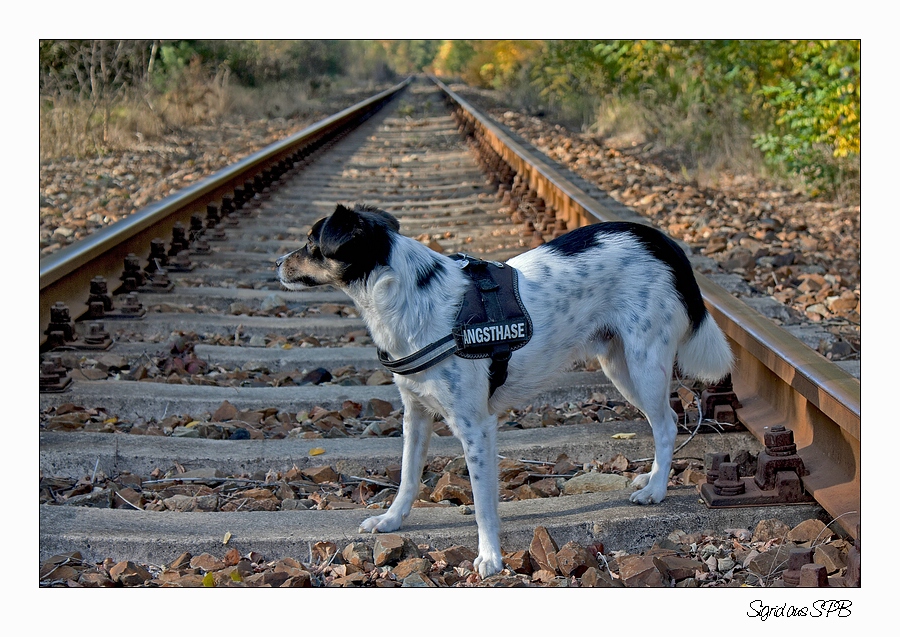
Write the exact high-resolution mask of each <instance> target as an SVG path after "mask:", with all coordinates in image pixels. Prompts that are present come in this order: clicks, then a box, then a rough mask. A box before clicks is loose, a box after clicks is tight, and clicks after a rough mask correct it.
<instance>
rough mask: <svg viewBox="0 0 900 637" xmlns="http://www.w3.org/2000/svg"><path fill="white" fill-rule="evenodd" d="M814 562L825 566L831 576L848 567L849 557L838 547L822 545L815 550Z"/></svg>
mask: <svg viewBox="0 0 900 637" xmlns="http://www.w3.org/2000/svg"><path fill="white" fill-rule="evenodd" d="M813 562H814V563H816V564H821V565H822V566H824V567H825V569H826V570H827V571H828V574H829V575H834V574H835V573H837V572H838V571H840V570H841V569H842V568H844V567H845V566H847V556H846V554H844V553H843V552H842V551H841V550H840V549H838V548H837V547H836V546H833V545H831V544H821V545H819V546H817V547H816V548H815V552H814V553H813Z"/></svg>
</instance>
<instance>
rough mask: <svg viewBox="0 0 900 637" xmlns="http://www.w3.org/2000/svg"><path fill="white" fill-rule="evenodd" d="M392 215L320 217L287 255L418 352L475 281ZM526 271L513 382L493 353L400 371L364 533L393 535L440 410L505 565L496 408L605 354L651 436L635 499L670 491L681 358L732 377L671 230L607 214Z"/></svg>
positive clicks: (527, 261)
mask: <svg viewBox="0 0 900 637" xmlns="http://www.w3.org/2000/svg"><path fill="white" fill-rule="evenodd" d="M399 229H400V224H399V222H398V221H397V219H395V218H394V217H393V216H391V215H390V214H388V213H386V212H383V211H380V210H377V209H375V208H373V207H370V206H366V205H357V206H356V207H355V208H353V209H350V208H347V207H344V206H341V205H338V206H337V209H336V210H335V211H334V213H333V214H332V215H330V216H329V217H326V218H324V219H321V220H319V221H318V222H317V223H316V224H315V225H313V227H312V229H311V230H310V232H309V237H308V242H307V245H306V246H305V247H303V248H300V249H299V250H296V251H294V252H291V253H290V254H288V255H285V256H283V257H281V258H279V259H278V261H277V267H278V276H279V278H280V280H281V282H282V284H283V285H284V286H285V287H286V288H288V289H292V290H296V289H301V288H303V287H305V286H314V285H323V284H332V285H336V286H338V287H340V288H341V289H342V290H344V291H345V292H346V293H347V294H348V295H349V296H350V297H351V298H352V299H353V300H354V302H355V303H356V305H357V306H358V307H359V309H360V311H361V313H362V315H363V317H364V319H365V321H366V324H367V325H368V327H369V330H370V332H371V335H372V339H373V340H374V342H375V344H376V345H377V347H378V348H379V349H380V350H382V351H383V352H386V353H387V354H388V355H390V357H391V359H393V360H396V359H402V358H404V357H408V356H410V355H411V354H413V353H416V352H419V351H420V350H422V349H423V348H426V347H427V346H429V345H430V344H433V343H435V342H437V341H438V340H439V339H442V338H444V337H445V336H446V335H447V334H449V333H450V332H451V330H452V328H453V324H454V321H455V319H456V315H457V311H458V309H459V306H460V303H461V302H462V299H463V296H464V294H465V293H466V290H467V289H468V288H469V287H470V286H471V285H472V282H471V279H470V278H469V276H467V274H466V273H464V272H463V270H462V266H463V265H464V262H460V261H456V260H453V259H451V258H450V257H447V256H444V255H442V254H438V253H437V252H434V251H433V250H431V249H429V248H427V247H426V246H424V245H423V244H421V243H419V242H418V241H415V240H413V239H410V238H407V237H404V236H402V235H401V234H399ZM508 265H509V266H513V267H514V268H515V271H516V273H517V277H518V293H519V295H520V297H521V301H522V302H523V303H524V306H525V308H527V311H528V314H529V315H530V321H531V324H532V327H533V335H532V337H531V339H530V341H528V343H527V344H526V345H524V346H523V347H521V349H518V350H517V351H515V352H513V353H512V355H511V357H510V359H509V361H508V377H507V379H506V381H505V382H504V383H503V384H502V385H500V386H499V387H497V388H496V391H494V392H493V393H490V391H489V371H488V369H489V363H490V360H489V359H485V358H482V359H467V358H461V357H460V356H452V355H451V356H449V357H447V358H444V359H443V360H441V361H440V362H439V363H437V364H436V365H434V366H432V367H429V368H427V369H425V370H423V371H419V372H416V373H411V374H407V375H400V374H395V376H394V379H395V381H396V384H397V387H398V388H399V390H400V395H401V398H402V400H403V407H404V416H403V460H402V473H401V480H400V487H399V490H398V492H397V496H396V498H395V499H394V502H393V504H391V506H390V508H389V509H388V510H387V512H386V513H384V514H383V515H379V516H376V517H372V518H369V519H367V520H365V521H364V522H363V523H362V525H361V527H360V531H370V532H376V531H384V532H390V531H395V530H397V529H398V528H399V527H400V524H401V522H402V521H403V519H404V518H405V517H406V516H407V515H408V514H409V512H410V509H411V508H412V505H413V502H414V501H415V499H416V497H417V495H418V493H419V482H420V479H421V476H422V470H423V467H424V465H425V460H426V454H427V450H428V442H429V439H430V437H431V434H432V423H433V418H434V414H440V415H441V416H443V418H444V420H445V421H446V423H447V425H448V426H449V427H450V429H451V430H452V431H453V433H454V434H455V435H456V436H457V437H458V438H459V439H460V441H461V442H462V446H463V451H464V453H465V458H466V463H467V465H468V468H469V476H470V478H471V482H472V489H473V494H474V499H475V518H476V521H477V525H478V558H477V559H476V560H475V566H476V567H477V569H478V572H479V573H480V574H481V575H482V576H483V577H487V576H489V575H492V574H494V573H496V572H498V571H500V570H502V568H503V561H502V556H501V553H500V539H499V531H500V521H499V518H498V515H497V504H498V500H499V489H498V478H497V474H498V459H497V438H496V428H497V417H498V414H501V413H502V412H504V411H505V410H507V409H509V408H511V407H513V406H516V405H519V404H521V403H522V402H523V401H525V400H526V399H528V398H529V397H530V396H531V395H533V394H535V393H537V392H538V391H539V390H540V389H541V388H542V387H544V386H545V384H546V383H547V381H548V380H549V379H550V378H551V377H552V376H553V375H554V374H556V373H557V372H558V371H559V370H560V369H563V368H565V367H566V366H568V365H570V364H571V363H573V362H575V361H577V360H584V359H586V358H587V357H590V356H597V357H598V358H599V360H600V364H601V367H602V369H603V371H604V373H605V374H606V375H607V376H608V377H609V379H610V380H611V381H612V382H613V383H614V384H615V385H616V387H618V389H619V390H620V391H621V392H622V394H623V396H625V398H626V399H627V400H628V401H629V402H631V403H632V404H633V405H634V406H635V407H637V408H638V409H640V410H641V411H642V412H643V413H644V415H645V416H646V417H647V419H648V420H649V422H650V425H651V427H652V429H653V439H654V444H655V446H656V451H655V458H654V461H653V467H652V470H651V471H650V473H649V474H642V475H639V476H638V477H637V478H636V479H635V480H634V486H636V487H637V488H638V490H637V491H635V492H634V493H632V494H631V501H632V502H635V503H638V504H651V503H656V502H661V501H662V500H663V498H665V496H666V486H667V483H668V476H669V470H670V467H671V462H672V453H673V447H674V442H675V433H676V416H675V413H674V412H673V411H672V409H671V408H670V406H669V393H670V381H671V378H672V369H673V363H674V361H675V358H676V354H677V357H678V367H679V368H680V370H681V372H682V373H683V374H685V375H686V376H690V377H693V378H697V379H700V380H703V381H707V382H714V381H717V380H719V379H721V378H722V377H724V376H725V375H726V374H727V373H728V372H729V370H730V367H731V362H732V355H731V351H730V349H729V347H728V344H727V342H726V340H725V337H724V335H723V333H722V331H721V330H720V328H719V327H718V325H716V323H715V321H714V320H713V318H712V317H711V316H710V315H709V314H708V313H707V311H706V308H705V307H704V305H703V301H702V298H701V296H700V289H699V287H698V286H697V282H696V280H695V278H694V276H693V272H692V270H691V266H690V263H689V262H688V259H687V257H686V256H685V254H684V252H683V251H682V250H681V249H680V248H679V247H678V246H677V244H675V243H674V242H673V241H671V240H670V239H669V238H668V237H666V236H665V235H663V234H662V233H660V232H658V231H656V230H653V229H652V228H649V227H647V226H643V225H640V224H634V223H626V222H616V223H600V224H596V225H591V226H586V227H582V228H579V229H577V230H574V231H572V232H569V233H568V234H566V235H564V236H561V237H559V238H558V239H555V240H553V241H551V242H549V243H547V244H544V245H542V246H540V247H538V248H535V249H533V250H530V251H528V252H525V253H524V254H521V255H519V256H517V257H515V258H513V259H510V260H509V262H508Z"/></svg>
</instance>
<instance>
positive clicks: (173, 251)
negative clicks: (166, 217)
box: [167, 222, 191, 257]
mask: <svg viewBox="0 0 900 637" xmlns="http://www.w3.org/2000/svg"><path fill="white" fill-rule="evenodd" d="M190 247H191V244H190V242H188V240H187V236H186V235H185V231H184V224H182V223H181V222H176V223H175V225H173V226H172V243H171V246H170V247H169V252H168V253H167V254H168V255H169V256H170V257H174V256H175V255H177V254H178V253H179V252H183V251H184V250H188V249H190Z"/></svg>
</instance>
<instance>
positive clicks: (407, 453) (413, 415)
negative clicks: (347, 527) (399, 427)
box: [359, 389, 434, 533]
mask: <svg viewBox="0 0 900 637" xmlns="http://www.w3.org/2000/svg"><path fill="white" fill-rule="evenodd" d="M400 396H401V398H402V399H403V459H402V463H401V470H400V488H399V489H398V490H397V497H395V498H394V502H393V503H392V504H391V506H390V507H389V508H388V510H387V513H385V514H383V515H378V516H375V517H371V518H368V519H366V520H364V521H363V523H362V524H360V525H359V531H360V533H363V532H372V533H375V532H376V531H382V532H385V533H389V532H391V531H396V530H397V529H399V528H400V524H401V523H402V522H403V519H404V518H405V517H406V516H407V515H409V512H410V510H411V509H412V505H413V503H414V502H415V501H416V498H417V497H418V495H419V483H420V481H421V479H422V470H423V469H424V468H425V458H426V456H427V454H428V442H429V440H430V439H431V433H432V427H431V425H432V423H433V422H434V418H433V417H432V416H431V414H430V413H429V412H428V411H427V410H426V409H425V408H424V407H423V406H422V404H421V403H420V402H419V401H418V399H416V398H415V397H414V396H412V395H411V394H409V393H408V392H406V391H403V390H402V389H401V391H400Z"/></svg>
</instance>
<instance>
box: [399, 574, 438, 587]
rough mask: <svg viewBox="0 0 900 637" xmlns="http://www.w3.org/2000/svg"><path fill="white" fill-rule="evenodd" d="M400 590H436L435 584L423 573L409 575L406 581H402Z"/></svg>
mask: <svg viewBox="0 0 900 637" xmlns="http://www.w3.org/2000/svg"><path fill="white" fill-rule="evenodd" d="M401 587H402V588H437V584H435V583H434V582H433V581H431V579H430V578H429V577H428V576H427V575H425V574H424V573H419V572H418V571H416V572H414V573H412V574H411V575H409V576H408V577H407V578H406V579H404V580H403V584H402V585H401Z"/></svg>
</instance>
